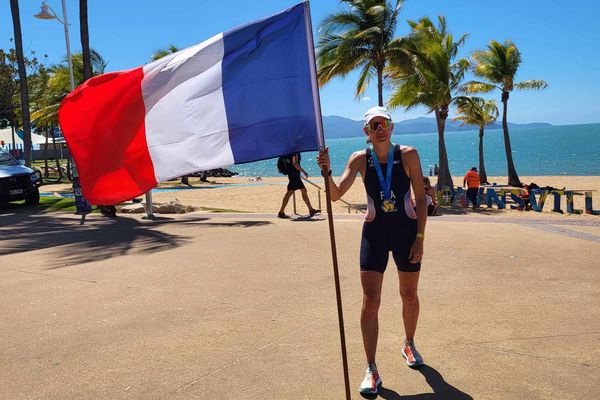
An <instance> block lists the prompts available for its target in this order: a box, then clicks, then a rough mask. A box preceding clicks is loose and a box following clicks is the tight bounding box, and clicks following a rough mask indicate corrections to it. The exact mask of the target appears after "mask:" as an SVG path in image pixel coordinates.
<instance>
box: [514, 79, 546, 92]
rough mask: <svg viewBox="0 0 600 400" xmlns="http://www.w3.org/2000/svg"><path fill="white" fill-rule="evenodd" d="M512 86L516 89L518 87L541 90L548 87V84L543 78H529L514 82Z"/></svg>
mask: <svg viewBox="0 0 600 400" xmlns="http://www.w3.org/2000/svg"><path fill="white" fill-rule="evenodd" d="M514 87H515V88H516V89H520V90H523V89H530V90H542V89H546V88H547V87H548V84H547V83H546V82H545V81H543V80H539V79H531V80H528V81H523V82H519V83H515V84H514Z"/></svg>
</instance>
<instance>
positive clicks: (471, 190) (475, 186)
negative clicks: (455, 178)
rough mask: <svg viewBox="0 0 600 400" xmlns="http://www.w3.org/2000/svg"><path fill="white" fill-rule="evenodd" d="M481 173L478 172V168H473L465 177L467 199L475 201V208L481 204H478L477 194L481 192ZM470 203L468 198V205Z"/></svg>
mask: <svg viewBox="0 0 600 400" xmlns="http://www.w3.org/2000/svg"><path fill="white" fill-rule="evenodd" d="M479 182H480V179H479V174H478V173H477V168H475V167H473V168H471V169H470V170H469V171H468V172H467V173H466V175H465V177H464V178H463V187H465V185H467V199H469V200H471V203H473V210H475V209H476V208H477V207H479V205H478V204H477V194H478V193H479ZM468 205H469V201H468V200H467V206H468Z"/></svg>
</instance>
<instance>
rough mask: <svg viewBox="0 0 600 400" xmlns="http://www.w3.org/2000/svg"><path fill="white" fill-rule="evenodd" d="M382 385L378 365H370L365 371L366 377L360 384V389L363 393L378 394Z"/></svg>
mask: <svg viewBox="0 0 600 400" xmlns="http://www.w3.org/2000/svg"><path fill="white" fill-rule="evenodd" d="M380 386H381V377H380V376H379V372H377V367H373V366H371V365H369V366H368V367H367V371H366V373H365V379H363V381H362V383H361V384H360V388H359V389H358V391H359V392H360V393H361V394H378V393H379V387H380Z"/></svg>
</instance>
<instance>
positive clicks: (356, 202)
mask: <svg viewBox="0 0 600 400" xmlns="http://www.w3.org/2000/svg"><path fill="white" fill-rule="evenodd" d="M335 179H336V180H337V179H339V177H338V178H335ZM453 179H454V184H455V185H458V184H462V177H454V178H453ZM208 180H209V182H200V180H199V179H198V178H190V184H191V187H187V186H185V185H181V184H180V183H179V180H177V181H171V182H164V183H161V184H160V185H159V186H158V188H157V189H159V190H157V191H154V192H153V199H154V202H157V203H165V202H169V201H172V200H179V201H180V202H181V203H182V204H185V205H191V206H193V207H194V208H196V210H197V211H198V212H213V211H222V212H244V213H262V214H270V213H277V211H278V210H279V207H280V206H281V199H282V197H283V194H284V193H285V191H286V185H287V178H286V177H285V176H283V175H282V176H280V177H279V176H278V177H264V178H261V180H259V181H256V178H249V177H239V176H236V177H232V178H212V177H211V178H209V179H208ZM309 181H310V182H313V183H314V184H315V185H317V186H318V187H320V188H323V179H322V178H321V177H309ZM489 181H490V182H492V183H493V182H496V183H498V184H505V183H506V181H507V179H506V177H497V176H496V177H489ZM521 181H522V182H523V183H530V182H535V183H537V184H538V185H539V186H553V187H557V188H563V187H566V188H567V189H574V190H593V191H594V192H593V193H594V209H600V176H523V177H521ZM433 182H435V178H434V179H433ZM305 185H306V187H307V190H308V195H309V197H310V200H311V202H312V204H313V206H314V207H315V208H319V195H320V198H321V203H320V204H321V206H320V207H321V208H322V209H323V211H325V193H324V192H323V191H322V190H319V189H317V188H316V187H315V186H312V185H310V184H308V183H305ZM65 190H66V191H68V190H70V187H69V185H67V184H60V185H45V186H43V187H42V188H41V191H42V192H46V193H50V192H60V191H65ZM342 200H344V201H345V202H347V203H349V204H352V205H353V206H357V207H358V208H360V207H361V206H362V207H364V206H365V204H366V199H365V194H364V188H363V186H362V182H361V181H360V178H357V180H356V181H355V182H354V185H353V186H352V188H351V189H350V190H349V191H348V193H346V194H345V195H344V197H343V199H342ZM561 200H562V203H561V208H562V209H563V210H565V211H566V199H565V198H564V197H563V198H562V199H561ZM574 203H575V208H576V209H583V208H584V198H583V196H574ZM552 204H553V199H552V198H550V199H548V200H547V201H546V205H545V206H544V210H543V211H542V213H537V212H533V211H527V212H523V211H517V210H510V209H506V210H498V209H497V208H496V207H495V206H494V207H493V209H492V210H488V209H487V208H486V207H485V206H484V207H483V208H482V210H480V211H471V210H467V209H465V210H464V211H465V212H479V213H485V212H486V210H487V211H490V212H493V214H494V215H496V214H498V215H502V214H509V215H511V216H524V217H536V216H538V217H539V216H540V215H544V216H556V217H560V218H597V217H598V216H594V215H585V214H583V215H573V214H570V215H567V214H564V215H559V214H556V213H553V212H551V210H552ZM332 207H333V213H334V214H348V205H347V204H344V203H342V202H339V201H338V202H336V203H333V204H332ZM296 210H297V214H298V215H306V214H308V209H307V208H306V205H305V204H304V202H303V201H302V198H301V197H300V193H299V192H297V196H296ZM447 211H450V210H449V209H447ZM455 211H456V210H455ZM286 212H287V213H288V214H290V213H293V200H290V203H289V204H288V206H287V208H286ZM350 212H351V213H357V212H360V211H357V210H356V209H354V208H353V209H351V211H350Z"/></svg>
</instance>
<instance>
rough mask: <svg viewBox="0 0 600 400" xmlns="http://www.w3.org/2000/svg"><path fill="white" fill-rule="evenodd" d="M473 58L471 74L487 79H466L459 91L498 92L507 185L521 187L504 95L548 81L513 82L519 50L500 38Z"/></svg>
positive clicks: (543, 86)
mask: <svg viewBox="0 0 600 400" xmlns="http://www.w3.org/2000/svg"><path fill="white" fill-rule="evenodd" d="M473 59H474V60H475V68H474V73H475V75H476V76H478V77H480V78H484V79H486V80H487V82H481V81H471V82H467V83H466V84H465V85H464V86H463V90H464V91H465V92H467V93H489V92H491V91H493V90H494V89H498V90H500V91H501V92H502V129H503V131H504V149H505V151H506V162H507V164H508V184H509V185H512V186H522V185H521V180H520V179H519V175H517V170H516V169H515V165H514V162H513V158H512V150H511V146H510V136H509V134H508V121H507V119H506V113H507V106H508V97H509V94H510V92H511V91H512V90H513V89H534V90H540V89H545V88H547V87H548V84H547V83H546V82H544V81H542V80H528V81H523V82H519V83H514V79H515V76H516V75H517V70H518V69H519V65H520V64H521V53H520V52H519V49H518V48H517V46H515V44H514V43H513V42H512V41H510V40H506V41H504V44H502V43H498V42H497V41H495V40H492V41H490V42H489V43H488V49H487V50H481V51H476V52H474V53H473Z"/></svg>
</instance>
